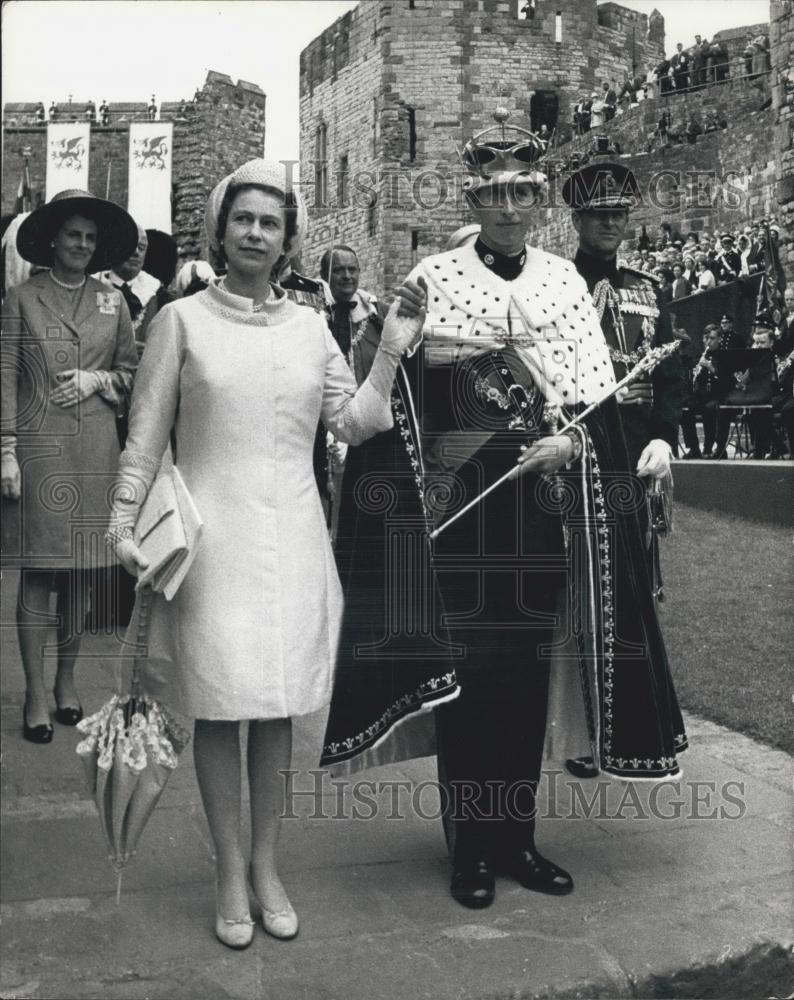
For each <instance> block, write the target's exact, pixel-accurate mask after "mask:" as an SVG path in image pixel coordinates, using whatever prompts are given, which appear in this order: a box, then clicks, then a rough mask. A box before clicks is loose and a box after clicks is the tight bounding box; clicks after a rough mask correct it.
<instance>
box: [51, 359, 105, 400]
mask: <svg viewBox="0 0 794 1000" xmlns="http://www.w3.org/2000/svg"><path fill="white" fill-rule="evenodd" d="M57 381H58V385H57V386H56V388H55V389H53V390H52V392H51V393H50V402H51V403H55V405H56V406H62V407H64V408H65V407H67V406H76V405H77V404H78V403H82V401H83V400H84V399H88V397H89V396H93V395H94V393H95V392H99V389H100V386H101V381H100V378H99V375H98V374H97V373H96V372H88V371H83V370H82V369H80V368H69V369H68V370H67V371H63V372H59V373H58V375H57Z"/></svg>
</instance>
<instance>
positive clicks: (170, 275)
mask: <svg viewBox="0 0 794 1000" xmlns="http://www.w3.org/2000/svg"><path fill="white" fill-rule="evenodd" d="M146 239H147V240H148V246H147V248H146V257H145V258H144V261H143V269H144V271H146V273H147V274H151V275H152V276H153V277H155V278H157V280H158V281H159V282H160V284H161V285H166V286H167V285H170V284H171V282H172V281H173V280H174V275H175V274H176V261H177V245H176V240H175V239H174V237H173V236H169V234H168V233H164V232H163V231H162V230H161V229H147V230H146Z"/></svg>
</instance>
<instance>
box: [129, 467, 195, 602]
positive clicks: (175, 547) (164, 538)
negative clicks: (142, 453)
mask: <svg viewBox="0 0 794 1000" xmlns="http://www.w3.org/2000/svg"><path fill="white" fill-rule="evenodd" d="M202 526H203V521H202V520H201V515H200V514H199V512H198V510H197V509H196V505H195V503H194V502H193V498H192V497H191V495H190V493H189V492H188V489H187V487H186V486H185V483H184V480H183V479H182V476H181V475H180V474H179V469H177V467H176V466H175V465H172V464H170V463H169V464H168V465H166V464H165V463H163V467H162V468H161V469H160V471H159V472H158V474H157V477H156V479H155V480H154V482H153V483H152V485H151V487H150V489H149V493H148V496H147V497H146V500H145V502H144V504H143V506H142V507H141V511H140V514H139V515H138V520H137V523H136V525H135V532H134V541H135V544H136V545H137V546H138V548H139V549H140V550H141V552H142V553H143V555H144V556H146V558H147V559H148V560H149V565H148V567H147V568H146V569H145V570H141V571H140V572H139V575H138V583H137V584H136V590H140V589H141V588H142V587H147V586H148V587H151V589H152V590H153V591H155V592H156V593H162V594H163V595H164V596H165V598H166V600H168V601H170V600H171V599H172V598H173V596H174V594H175V593H176V592H177V590H178V588H179V585H180V584H181V583H182V581H183V580H184V578H185V575H186V573H187V571H188V570H189V569H190V566H191V564H192V562H193V560H194V559H195V557H196V551H197V548H198V541H199V538H200V537H201V529H202Z"/></svg>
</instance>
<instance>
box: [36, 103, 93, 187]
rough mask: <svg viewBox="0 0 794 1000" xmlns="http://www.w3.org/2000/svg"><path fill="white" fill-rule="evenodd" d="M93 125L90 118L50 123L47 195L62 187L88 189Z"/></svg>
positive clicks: (48, 130)
mask: <svg viewBox="0 0 794 1000" xmlns="http://www.w3.org/2000/svg"><path fill="white" fill-rule="evenodd" d="M90 145H91V126H90V125H89V124H88V122H63V123H62V124H61V123H59V124H57V125H48V126H47V184H46V188H47V190H46V199H47V201H49V200H50V199H51V198H52V196H53V195H55V194H58V193H59V192H60V191H68V190H69V189H71V188H75V189H77V190H79V191H87V190H88V152H89V148H90Z"/></svg>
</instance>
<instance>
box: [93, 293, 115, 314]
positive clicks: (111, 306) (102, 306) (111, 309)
mask: <svg viewBox="0 0 794 1000" xmlns="http://www.w3.org/2000/svg"><path fill="white" fill-rule="evenodd" d="M96 304H97V309H99V311H100V312H101V313H104V315H105V316H116V315H118V311H119V293H118V292H97V293H96Z"/></svg>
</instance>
